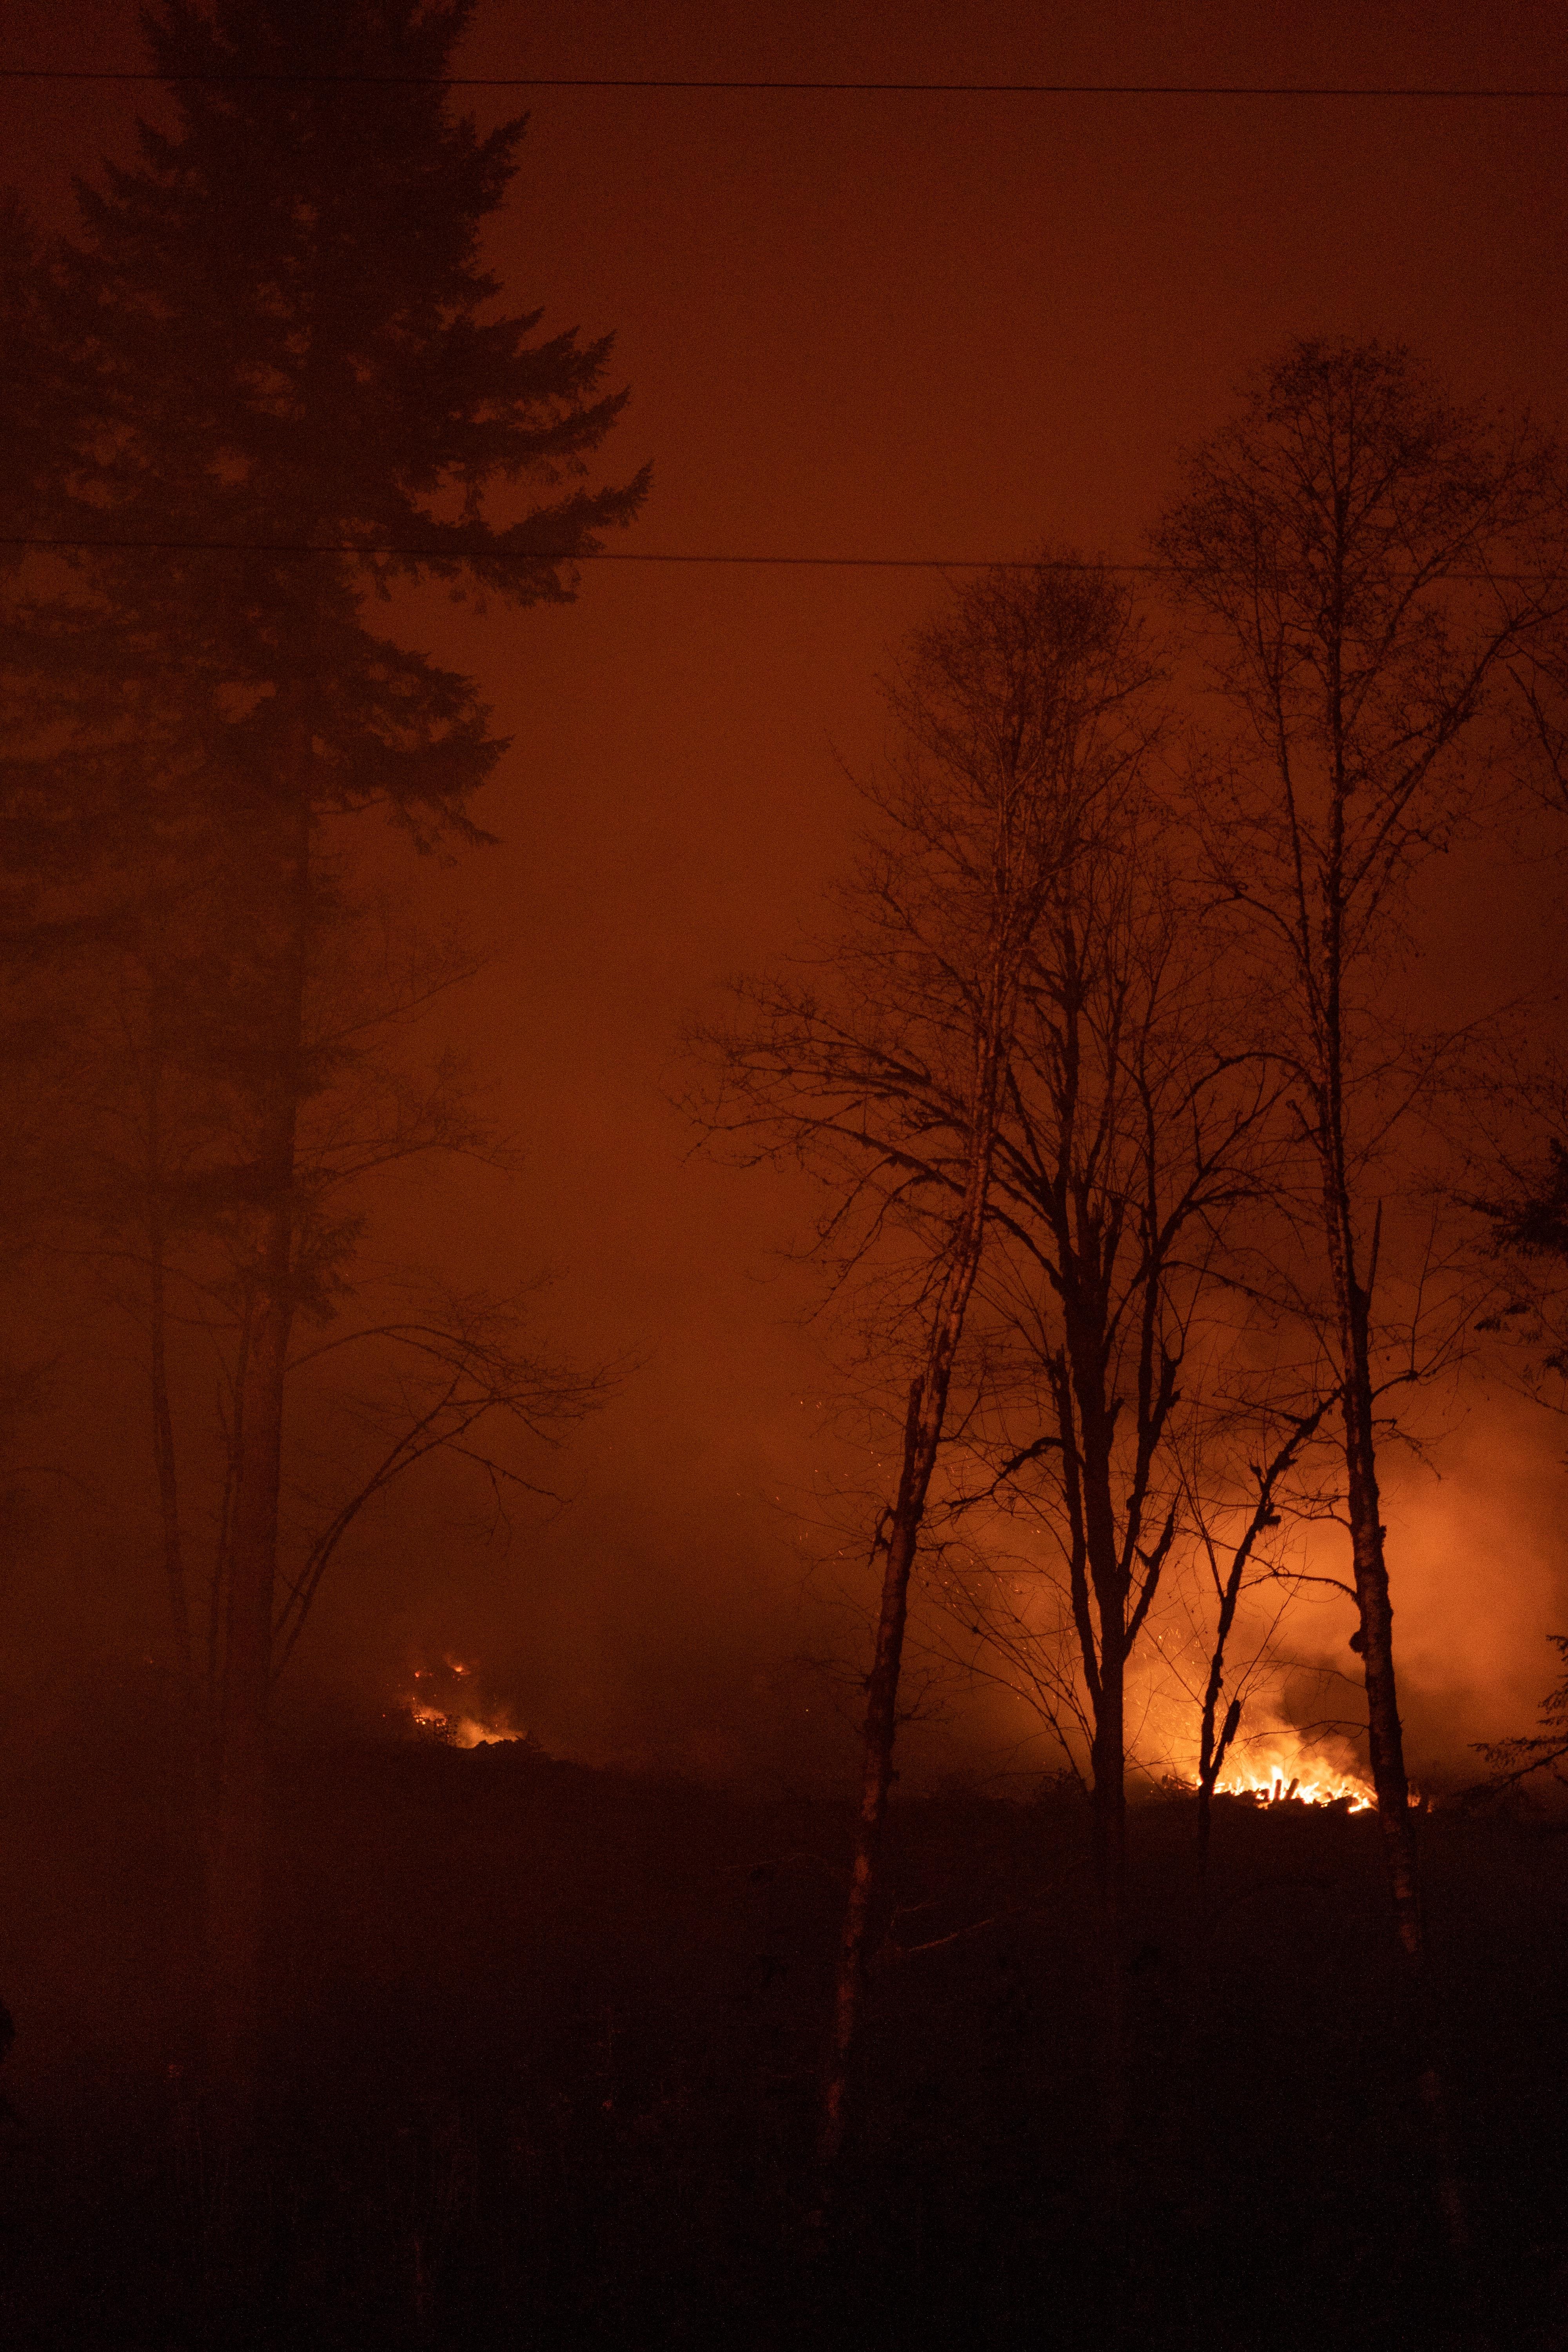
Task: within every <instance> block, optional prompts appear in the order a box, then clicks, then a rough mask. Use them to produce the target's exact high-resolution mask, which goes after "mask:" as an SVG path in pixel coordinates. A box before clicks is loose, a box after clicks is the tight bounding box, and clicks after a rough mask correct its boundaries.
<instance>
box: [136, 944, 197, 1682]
mask: <svg viewBox="0 0 1568 2352" xmlns="http://www.w3.org/2000/svg"><path fill="white" fill-rule="evenodd" d="M155 984H156V983H154V985H155ZM150 1054H151V1057H152V1059H151V1067H150V1070H149V1074H148V1081H147V1260H148V1290H149V1299H148V1307H149V1315H150V1320H151V1326H152V1328H151V1332H150V1335H149V1337H150V1345H149V1349H148V1372H149V1378H150V1382H151V1387H152V1403H153V1461H154V1464H155V1465H156V1467H157V1474H158V1507H159V1513H160V1517H161V1518H162V1522H163V1576H164V1580H165V1582H166V1584H167V1586H168V1592H169V1620H170V1623H171V1626H172V1627H173V1630H174V1656H175V1660H176V1662H177V1664H178V1666H179V1670H180V1679H181V1682H182V1684H183V1685H184V1704H185V1707H186V1710H187V1713H188V1712H189V1710H190V1709H191V1708H192V1707H193V1706H194V1704H195V1684H194V1665H193V1660H192V1655H191V1612H190V1601H189V1598H188V1596H187V1593H186V1591H185V1562H184V1546H183V1544H182V1541H181V1532H180V1487H179V1474H178V1467H177V1465H176V1462H175V1456H174V1412H173V1410H172V1408H171V1405H170V1402H169V1365H168V1353H167V1340H168V1325H167V1304H166V1299H165V1281H166V1276H167V1265H166V1261H165V1235H164V1231H163V1192H162V1186H163V1165H162V1161H163V1134H162V1117H161V1112H162V1102H161V1094H162V1078H163V1067H162V1060H161V1055H160V1044H159V1039H158V1035H157V1031H156V1021H155V1020H154V1034H153V1039H152V1043H151V1046H150Z"/></svg>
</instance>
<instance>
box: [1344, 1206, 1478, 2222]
mask: <svg viewBox="0 0 1568 2352" xmlns="http://www.w3.org/2000/svg"><path fill="white" fill-rule="evenodd" d="M1325 1190H1326V1192H1327V1196H1328V1197H1327V1199H1326V1202H1325V1206H1326V1208H1327V1210H1328V1217H1329V1247H1330V1255H1331V1264H1332V1269H1333V1277H1334V1285H1335V1289H1336V1292H1337V1294H1338V1306H1339V1315H1340V1345H1341V1350H1342V1358H1343V1362H1344V1386H1343V1389H1342V1392H1341V1402H1342V1407H1343V1412H1344V1423H1345V1467H1346V1496H1347V1512H1348V1517H1349V1519H1350V1528H1351V1549H1352V1559H1353V1561H1354V1573H1355V1589H1356V1602H1357V1606H1358V1609H1359V1611H1360V1616H1361V1629H1360V1634H1359V1639H1358V1646H1359V1648H1360V1651H1361V1654H1362V1662H1363V1669H1364V1673H1365V1680H1366V1705H1367V1733H1368V1748H1369V1752H1370V1761H1371V1766H1372V1780H1373V1790H1375V1792H1376V1796H1377V1814H1378V1823H1379V1826H1380V1828H1381V1830H1382V1832H1383V1850H1384V1862H1385V1864H1386V1866H1387V1871H1388V1884H1389V1891H1390V1894H1391V1895H1392V1897H1393V1902H1394V1928H1395V1933H1396V1935H1397V1938H1398V1947H1399V1954H1400V1960H1401V1970H1400V1973H1401V1979H1402V1986H1403V1992H1404V2001H1405V2021H1406V2030H1407V2032H1408V2033H1409V2035H1410V2039H1411V2042H1412V2045H1413V2049H1414V2055H1415V2079H1416V2089H1417V2092H1418V2095H1419V2096H1420V2101H1421V2107H1422V2113H1423V2116H1424V2117H1425V2120H1426V2128H1427V2133H1428V2137H1429V2142H1430V2146H1431V2151H1432V2163H1433V2170H1434V2174H1435V2177H1436V2191H1437V2201H1438V2205H1439V2208H1440V2210H1441V2213H1442V2218H1443V2226H1444V2231H1445V2232H1446V2235H1447V2241H1448V2243H1449V2245H1450V2246H1451V2247H1452V2248H1454V2249H1455V2250H1456V2251H1460V2250H1463V2249H1464V2248H1466V2247H1467V2246H1468V2242H1469V2231H1468V2221H1467V2219H1466V2213H1465V2202H1464V2196H1463V2191H1462V2189H1461V2186H1460V2181H1459V2170H1458V2156H1457V2151H1456V2148H1455V2144H1454V2135H1453V2129H1452V2124H1451V2120H1450V2116H1449V2109H1448V2095H1447V2084H1446V2083H1445V2081H1444V2074H1443V2068H1442V2064H1441V2062H1440V2057H1439V2047H1438V2033H1437V2021H1436V2009H1435V2004H1434V2000H1433V1993H1432V1982H1431V1969H1430V1963H1429V1959H1428V1955H1427V1950H1426V1927H1425V1923H1424V1920H1423V1917H1422V1906H1421V1886H1420V1875H1419V1869H1418V1864H1417V1860H1416V1853H1415V1829H1414V1824H1413V1822H1412V1819H1411V1812H1410V1782H1409V1778H1408V1776H1407V1774H1406V1772H1405V1734H1404V1729H1403V1727H1402V1726H1401V1723H1400V1719H1399V1692H1398V1686H1397V1683H1396V1680H1395V1676H1394V1609H1393V1604H1392V1601H1391V1600H1390V1597H1389V1590H1388V1568H1387V1563H1386V1559H1385V1557H1384V1528H1383V1521H1382V1504H1381V1498H1380V1496H1379V1493H1378V1485H1377V1448H1376V1440H1375V1436H1374V1433H1373V1377H1372V1348H1371V1334H1370V1322H1371V1307H1372V1297H1371V1291H1370V1289H1369V1288H1367V1287H1363V1285H1362V1284H1361V1283H1360V1282H1359V1281H1358V1279H1357V1276H1356V1267H1355V1259H1354V1254H1353V1246H1352V1228H1351V1222H1350V1202H1349V1196H1348V1189H1347V1188H1346V1187H1345V1186H1343V1185H1342V1184H1340V1185H1336V1184H1335V1183H1334V1181H1333V1171H1332V1170H1331V1171H1329V1181H1328V1183H1327V1185H1326V1187H1325Z"/></svg>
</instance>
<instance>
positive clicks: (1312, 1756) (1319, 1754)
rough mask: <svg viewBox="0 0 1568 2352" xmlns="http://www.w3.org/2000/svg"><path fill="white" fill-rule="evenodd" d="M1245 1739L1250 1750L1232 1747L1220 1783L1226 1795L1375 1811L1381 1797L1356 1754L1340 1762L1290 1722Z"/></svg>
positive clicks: (1220, 1792)
mask: <svg viewBox="0 0 1568 2352" xmlns="http://www.w3.org/2000/svg"><path fill="white" fill-rule="evenodd" d="M1240 1744H1241V1745H1243V1746H1244V1747H1245V1748H1246V1750H1247V1753H1246V1754H1245V1755H1244V1756H1242V1755H1237V1751H1236V1749H1235V1748H1233V1749H1232V1750H1231V1753H1230V1755H1229V1757H1227V1759H1226V1768H1225V1770H1224V1771H1223V1772H1222V1774H1221V1775H1220V1778H1219V1780H1218V1781H1217V1782H1216V1784H1215V1788H1216V1793H1217V1794H1218V1795H1220V1796H1222V1797H1250V1798H1251V1799H1252V1800H1253V1801H1254V1802H1255V1803H1257V1804H1260V1805H1342V1806H1343V1807H1344V1808H1345V1810H1346V1811H1347V1812H1352V1813H1365V1812H1370V1811H1372V1809H1373V1805H1374V1804H1375V1803H1376V1801H1377V1800H1376V1798H1375V1796H1374V1795H1373V1790H1372V1786H1371V1783H1370V1782H1369V1781H1368V1780H1367V1779H1366V1776H1365V1774H1364V1773H1363V1771H1362V1769H1361V1768H1360V1766H1359V1764H1358V1763H1357V1762H1356V1761H1355V1760H1354V1759H1353V1758H1352V1756H1350V1755H1349V1754H1348V1753H1347V1754H1346V1755H1345V1756H1344V1757H1342V1759H1340V1760H1338V1761H1336V1760H1335V1759H1333V1758H1332V1757H1331V1756H1330V1755H1329V1754H1328V1753H1327V1752H1326V1750H1325V1748H1323V1747H1321V1746H1311V1745H1309V1743H1308V1742H1307V1741H1306V1740H1304V1739H1303V1738H1301V1736H1300V1733H1299V1732H1297V1731H1295V1730H1293V1729H1292V1728H1291V1727H1289V1725H1284V1724H1281V1725H1279V1726H1278V1727H1275V1728H1274V1729H1273V1730H1270V1731H1266V1732H1260V1733H1258V1735H1257V1736H1256V1737H1255V1738H1251V1739H1247V1740H1245V1741H1244V1742H1242V1743H1240Z"/></svg>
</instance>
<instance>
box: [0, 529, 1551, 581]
mask: <svg viewBox="0 0 1568 2352" xmlns="http://www.w3.org/2000/svg"><path fill="white" fill-rule="evenodd" d="M0 547H28V548H56V549H69V550H71V551H73V552H76V551H82V552H91V551H93V550H94V549H98V550H100V551H107V552H109V553H115V554H124V553H128V552H129V553H136V552H142V553H146V554H153V555H381V556H393V557H397V558H401V559H402V560H403V561H404V562H417V563H678V564H729V565H741V566H745V567H749V568H753V569H757V570H765V569H769V568H772V569H774V570H783V571H805V572H1137V573H1141V574H1143V575H1145V576H1159V577H1175V576H1178V575H1179V573H1180V570H1181V567H1180V566H1179V565H1177V564H1174V563H1135V562H1123V561H1119V560H1113V559H1112V558H1110V557H1107V558H1106V559H1105V560H1104V561H1103V562H1100V560H1099V559H1097V558H1095V557H1093V556H1064V555H730V554H711V555H710V554H685V553H679V552H676V551H671V550H667V549H662V548H657V549H656V548H622V547H583V548H555V549H551V548H537V547H491V548H485V547H393V546H370V545H368V544H367V543H365V542H364V541H360V540H311V541H307V540H261V539H40V538H32V537H27V536H24V535H22V534H20V533H4V532H0ZM1440 576H1441V578H1442V579H1443V580H1445V581H1465V580H1468V581H1476V582H1483V581H1484V582H1497V583H1512V584H1513V585H1515V586H1542V585H1544V584H1545V583H1546V582H1547V580H1548V578H1549V576H1550V575H1548V574H1547V573H1544V572H1444V573H1442V574H1441V575H1440Z"/></svg>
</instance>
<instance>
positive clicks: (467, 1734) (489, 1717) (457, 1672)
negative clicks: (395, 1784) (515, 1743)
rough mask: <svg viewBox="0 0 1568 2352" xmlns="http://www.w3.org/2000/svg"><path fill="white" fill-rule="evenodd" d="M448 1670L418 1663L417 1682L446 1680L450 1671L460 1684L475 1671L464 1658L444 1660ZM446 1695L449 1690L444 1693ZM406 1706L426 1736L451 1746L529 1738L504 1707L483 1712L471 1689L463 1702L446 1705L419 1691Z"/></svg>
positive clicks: (490, 1744) (483, 1745)
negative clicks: (470, 1699)
mask: <svg viewBox="0 0 1568 2352" xmlns="http://www.w3.org/2000/svg"><path fill="white" fill-rule="evenodd" d="M442 1663H443V1665H444V1668H445V1673H444V1674H443V1673H441V1672H438V1671H437V1670H436V1669H434V1668H432V1667H429V1666H416V1667H415V1669H414V1679H415V1681H416V1683H428V1682H435V1683H444V1682H445V1680H446V1678H447V1675H450V1676H451V1677H452V1678H453V1679H454V1680H455V1681H456V1682H458V1684H461V1683H463V1682H464V1681H466V1680H467V1679H468V1677H469V1676H470V1675H472V1673H473V1671H474V1669H473V1666H472V1664H470V1663H469V1662H468V1660H466V1659H462V1658H450V1657H449V1658H447V1659H444V1660H443V1662H442ZM442 1695H443V1696H446V1694H445V1693H443V1694H442ZM402 1705H403V1708H404V1710H405V1712H406V1713H407V1715H408V1717H409V1719H410V1721H411V1722H412V1723H413V1724H414V1725H415V1727H416V1729H417V1730H418V1731H419V1732H420V1733H421V1734H422V1735H423V1736H424V1737H425V1738H429V1739H438V1740H440V1741H441V1743H442V1745H443V1746H444V1747H447V1748H490V1747H494V1746H496V1745H498V1744H500V1745H504V1744H505V1743H507V1742H508V1741H510V1740H519V1739H526V1738H528V1734H527V1732H526V1731H519V1730H518V1729H517V1727H515V1725H514V1724H513V1723H512V1722H511V1721H510V1717H508V1714H507V1711H506V1709H505V1708H504V1707H496V1708H491V1709H487V1710H486V1711H484V1712H483V1713H481V1712H480V1710H479V1708H478V1707H477V1706H473V1705H471V1704H470V1703H469V1702H468V1694H467V1693H463V1694H462V1695H461V1704H452V1703H448V1704H447V1706H441V1705H439V1704H438V1703H437V1700H436V1699H435V1698H433V1697H426V1696H425V1695H424V1694H423V1693H422V1692H420V1691H415V1692H414V1693H413V1694H412V1695H411V1696H409V1697H407V1698H405V1700H404V1701H403V1702H402Z"/></svg>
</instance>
